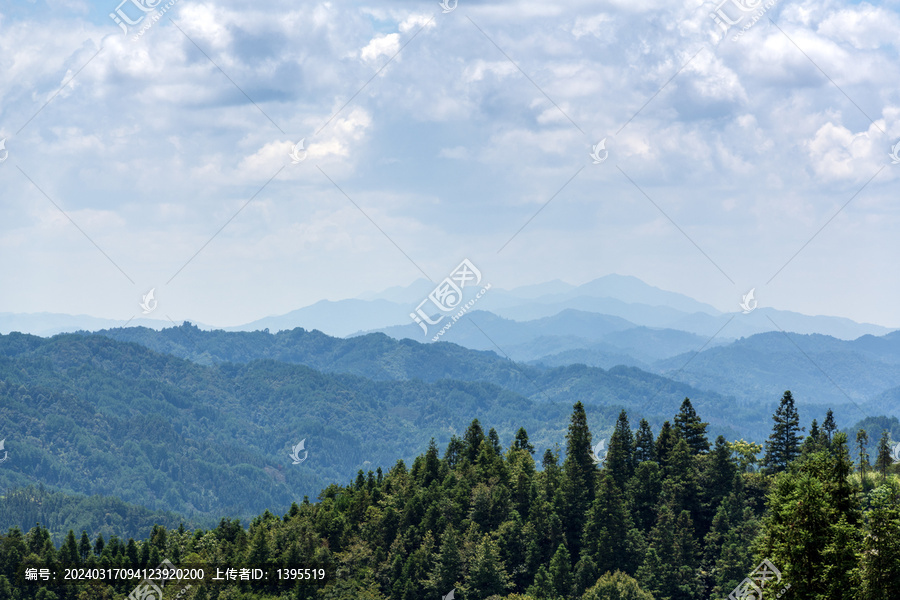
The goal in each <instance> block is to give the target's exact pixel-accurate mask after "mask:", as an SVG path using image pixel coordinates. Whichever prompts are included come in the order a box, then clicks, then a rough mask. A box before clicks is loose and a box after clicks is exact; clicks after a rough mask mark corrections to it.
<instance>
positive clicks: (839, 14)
mask: <svg viewBox="0 0 900 600" xmlns="http://www.w3.org/2000/svg"><path fill="white" fill-rule="evenodd" d="M144 1H145V2H147V1H148V0H144ZM735 1H737V0H735ZM135 2H140V0H135ZM150 4H155V0H154V1H152V2H150ZM165 4H166V2H163V3H161V4H160V6H162V5H165ZM765 5H766V2H763V3H761V4H760V8H762V7H765ZM117 6H118V4H117V2H99V1H92V2H62V1H56V2H42V1H35V2H0V139H5V140H6V143H5V145H6V150H7V151H8V152H9V154H8V156H7V157H6V159H5V160H4V161H3V162H2V163H0V312H40V311H48V312H64V313H71V314H89V315H94V316H101V317H108V318H115V319H128V318H130V317H131V316H133V315H134V314H135V313H136V311H137V310H138V302H139V301H140V299H141V296H142V294H144V293H146V292H147V290H149V289H150V288H156V298H157V299H158V300H159V306H160V307H162V308H164V309H165V314H167V315H169V316H170V317H171V318H172V319H174V320H175V321H178V322H180V321H181V320H183V319H188V320H195V321H199V322H203V323H208V324H212V325H221V326H226V325H236V324H240V323H244V322H247V321H251V320H254V319H257V318H260V317H263V316H266V315H272V314H281V313H285V312H288V311H290V310H293V309H295V308H299V307H301V306H305V305H308V304H311V303H313V302H316V301H318V300H321V299H333V300H334V299H340V298H346V297H355V296H358V295H359V294H361V293H363V292H365V291H367V290H380V289H384V288H388V287H391V286H396V285H407V284H409V283H411V282H412V281H414V280H415V279H417V278H420V277H422V276H423V272H424V273H425V274H427V275H428V276H429V277H430V278H431V279H433V280H435V281H437V280H440V279H441V278H443V277H444V276H445V275H446V273H448V272H449V271H450V270H451V269H452V268H454V267H455V266H456V265H457V264H459V262H460V261H461V260H462V259H463V258H468V259H470V260H471V261H472V262H473V263H474V264H476V265H477V266H478V267H479V269H480V270H481V271H482V273H483V274H484V276H485V279H486V280H487V281H490V282H491V284H492V285H494V286H496V287H505V288H511V287H515V286H519V285H528V284H533V283H539V282H542V281H548V280H553V279H562V280H565V281H568V282H571V283H575V284H579V283H583V282H586V281H590V280H592V279H595V278H597V277H600V276H602V275H606V274H609V273H620V274H626V275H634V276H636V277H639V278H641V279H643V280H644V281H646V282H648V283H650V284H652V285H655V286H658V287H661V288H664V289H668V290H673V291H677V292H681V293H684V294H687V295H690V296H692V297H694V298H696V299H698V300H700V301H702V302H706V303H709V304H712V305H714V306H716V307H718V308H719V309H721V310H726V311H733V310H738V309H739V308H738V302H739V301H740V299H741V296H742V294H744V293H746V292H747V291H748V290H749V289H750V288H754V287H755V288H756V298H757V299H758V301H759V305H760V306H773V307H776V308H780V309H787V310H795V311H798V312H803V313H807V314H828V315H837V316H844V317H849V318H852V319H855V320H858V321H868V322H874V323H879V324H882V325H887V326H893V327H897V326H900V318H898V317H897V310H896V298H897V297H898V296H900V277H898V266H897V257H898V249H900V247H898V246H900V242H898V236H897V234H896V232H897V231H898V229H900V227H898V226H900V223H898V220H900V218H898V217H900V214H898V208H897V202H896V198H897V190H898V177H900V164H892V159H891V157H890V156H889V154H890V152H891V149H892V147H893V146H894V145H895V144H897V143H898V141H900V57H898V38H897V35H896V32H897V31H900V16H898V3H897V2H888V3H883V4H869V3H867V2H862V3H853V2H834V1H825V2H821V1H816V2H813V1H808V2H791V1H788V0H780V1H779V2H775V3H774V5H773V6H771V7H770V8H768V9H767V10H766V12H765V14H764V15H763V16H762V18H760V19H759V20H758V21H757V22H756V23H755V24H753V25H752V27H749V29H747V30H746V32H745V33H744V34H743V35H742V36H740V37H739V38H738V39H734V38H735V34H736V33H737V32H738V31H739V30H740V28H741V26H742V25H746V24H748V23H750V22H751V19H752V15H753V12H751V11H747V12H745V13H735V12H733V11H734V10H735V7H734V6H733V5H732V6H726V7H724V8H723V10H726V11H732V12H730V13H728V14H731V15H735V14H738V15H743V16H744V18H743V20H742V21H741V23H739V24H738V25H735V26H732V28H731V29H730V30H729V31H728V32H727V33H725V32H723V30H722V29H721V28H720V27H719V26H717V25H716V24H715V22H714V21H713V19H711V18H710V13H711V12H713V11H714V10H715V9H716V4H714V3H709V2H707V3H701V2H685V3H677V2H676V3H672V2H662V1H651V0H647V1H635V0H616V1H609V2H581V1H577V0H576V1H572V2H566V3H564V5H559V4H558V3H551V2H543V1H542V2H531V1H526V2H472V1H468V0H459V3H458V5H457V6H456V8H455V9H454V10H452V11H450V12H447V13H444V12H442V10H441V7H440V6H439V5H438V3H437V2H434V1H428V2H424V1H423V2H410V1H403V2H401V1H395V2H392V1H379V2H377V3H364V2H299V3H298V2H265V3H252V2H232V1H219V2H196V1H192V0H179V1H178V2H176V3H175V5H174V6H173V7H172V8H171V9H170V10H169V11H168V12H167V14H166V15H165V16H164V17H163V18H162V19H160V20H159V21H158V22H157V23H156V24H155V25H154V26H153V27H152V28H151V29H149V30H148V31H146V32H145V33H144V35H143V36H142V37H141V38H140V39H138V40H136V41H135V40H133V39H132V36H128V37H126V36H125V35H123V33H122V31H121V30H120V29H119V28H118V27H117V26H116V24H115V23H114V22H113V21H112V19H110V18H109V13H111V12H113V11H114V10H115V9H116V7H117ZM123 10H126V11H130V12H128V13H127V14H136V13H133V11H134V10H135V9H134V7H133V6H130V7H129V6H126V7H125V8H123ZM147 14H148V15H152V14H153V12H149V13H147ZM169 17H171V20H170V19H169ZM770 19H771V20H770ZM145 22H146V20H145ZM398 51H399V54H398V53H397V52H398ZM392 57H393V60H391V58H392ZM388 63H389V64H388ZM385 65H387V66H385ZM373 76H374V77H373ZM370 80H371V81H370ZM367 82H369V83H368V84H367ZM64 83H65V84H66V85H63V84H64ZM604 138H605V139H606V149H607V150H608V152H609V155H608V158H607V159H606V160H605V161H603V162H602V163H600V164H594V161H593V160H592V158H591V156H590V152H591V150H592V146H593V145H595V144H597V143H598V142H599V141H600V140H602V139H604ZM300 139H303V140H304V142H305V143H304V147H305V149H306V151H307V154H306V155H305V156H306V158H305V160H303V161H302V162H300V163H298V164H293V163H292V161H291V159H290V157H289V153H290V151H291V149H292V146H293V145H294V144H296V143H297V142H298V141H299V140H300ZM2 157H3V155H2V152H0V158H2ZM251 198H252V200H251ZM526 223H527V225H526ZM523 225H524V228H523ZM520 229H521V231H519V230H520ZM517 231H519V233H518V234H516V232H517ZM510 240H511V241H510ZM198 251H199V252H198ZM776 274H777V275H776Z"/></svg>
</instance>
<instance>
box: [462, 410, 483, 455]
mask: <svg viewBox="0 0 900 600" xmlns="http://www.w3.org/2000/svg"><path fill="white" fill-rule="evenodd" d="M463 439H464V440H465V456H466V458H468V459H469V462H475V459H476V458H477V457H478V451H479V450H480V449H481V441H482V440H483V439H484V430H483V429H482V428H481V423H479V422H478V419H472V423H470V424H469V428H468V429H466V433H465V435H464V436H463Z"/></svg>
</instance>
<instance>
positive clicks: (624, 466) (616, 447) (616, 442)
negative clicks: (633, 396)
mask: <svg viewBox="0 0 900 600" xmlns="http://www.w3.org/2000/svg"><path fill="white" fill-rule="evenodd" d="M633 446H634V441H633V437H632V434H631V427H630V426H629V425H628V414H627V413H626V412H625V411H624V410H623V411H622V412H621V413H619V418H618V420H617V421H616V427H615V429H614V430H613V434H612V436H611V437H610V438H609V451H608V452H607V454H606V469H607V470H608V471H609V472H610V473H611V474H612V477H613V479H614V480H615V482H616V484H617V485H618V486H619V488H620V489H623V490H624V489H625V484H626V483H627V482H628V480H629V479H631V476H632V475H634V448H633Z"/></svg>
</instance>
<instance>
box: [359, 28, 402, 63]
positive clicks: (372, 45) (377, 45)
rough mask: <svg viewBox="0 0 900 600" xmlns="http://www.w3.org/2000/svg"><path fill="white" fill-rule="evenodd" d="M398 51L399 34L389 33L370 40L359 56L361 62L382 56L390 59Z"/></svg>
mask: <svg viewBox="0 0 900 600" xmlns="http://www.w3.org/2000/svg"><path fill="white" fill-rule="evenodd" d="M398 50H400V34H399V33H389V34H387V35H380V36H376V37H374V38H372V39H371V40H370V41H369V43H368V44H366V45H365V47H364V48H363V49H362V50H361V51H360V53H359V55H360V58H362V59H363V60H366V61H373V60H375V59H377V58H379V57H382V56H386V57H388V58H390V57H391V56H394V55H395V54H397V51H398Z"/></svg>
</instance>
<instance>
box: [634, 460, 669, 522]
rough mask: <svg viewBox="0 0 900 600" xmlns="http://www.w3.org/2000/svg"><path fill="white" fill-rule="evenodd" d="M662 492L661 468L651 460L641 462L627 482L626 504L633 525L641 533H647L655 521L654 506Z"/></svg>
mask: <svg viewBox="0 0 900 600" xmlns="http://www.w3.org/2000/svg"><path fill="white" fill-rule="evenodd" d="M661 492H662V470H661V469H660V467H659V464H658V463H656V462H653V461H647V462H642V463H640V464H639V465H638V466H637V469H635V472H634V477H632V478H631V481H630V482H629V483H628V506H630V507H631V513H632V518H633V519H634V525H635V527H637V528H638V529H639V530H640V531H641V532H642V533H645V534H646V533H649V531H650V528H651V527H653V524H654V523H655V522H656V507H657V505H658V504H659V495H660V493H661Z"/></svg>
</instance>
